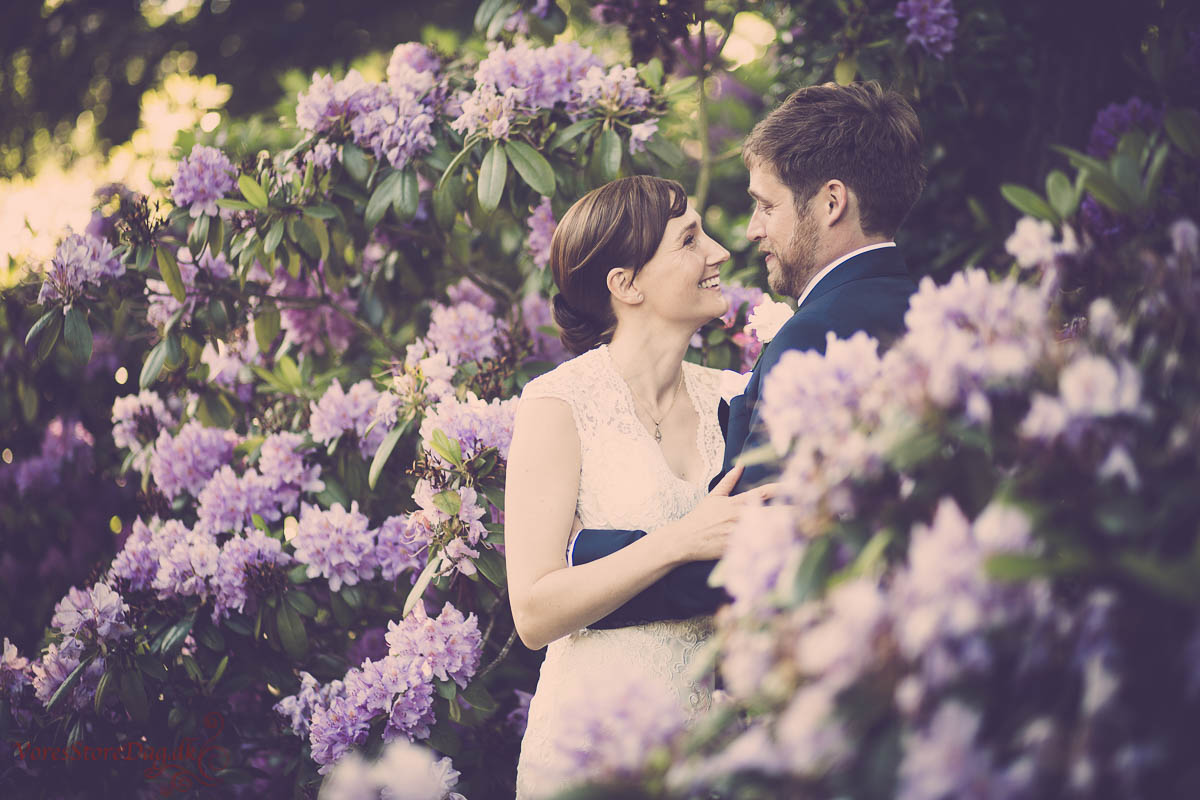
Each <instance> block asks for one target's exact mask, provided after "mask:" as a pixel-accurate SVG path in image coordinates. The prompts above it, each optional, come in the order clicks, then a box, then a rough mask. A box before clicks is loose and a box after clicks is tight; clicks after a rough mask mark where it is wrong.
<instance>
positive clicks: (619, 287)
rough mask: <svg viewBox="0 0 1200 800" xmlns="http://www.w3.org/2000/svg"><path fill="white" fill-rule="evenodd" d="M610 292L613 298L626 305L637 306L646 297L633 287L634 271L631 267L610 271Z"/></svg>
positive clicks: (608, 281) (616, 268) (614, 268)
mask: <svg viewBox="0 0 1200 800" xmlns="http://www.w3.org/2000/svg"><path fill="white" fill-rule="evenodd" d="M607 283H608V291H609V293H611V294H612V296H613V298H615V299H617V300H620V301H621V302H622V303H624V304H625V305H629V306H636V305H638V304H640V303H641V302H642V301H643V300H645V299H646V298H645V296H644V295H643V294H642V293H641V291H639V290H638V289H637V288H636V287H635V286H634V285H633V270H632V269H630V268H629V267H613V268H612V269H610V270H609V271H608V280H607Z"/></svg>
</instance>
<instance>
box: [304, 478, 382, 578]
mask: <svg viewBox="0 0 1200 800" xmlns="http://www.w3.org/2000/svg"><path fill="white" fill-rule="evenodd" d="M292 547H294V548H295V551H296V560H297V561H299V562H300V563H301V564H305V565H307V566H308V570H307V572H308V577H310V578H316V577H322V578H327V579H328V580H329V588H330V589H331V590H333V591H335V592H336V591H338V590H339V589H341V588H342V585H343V584H346V585H349V586H353V585H354V584H356V583H358V582H359V581H360V580H370V579H371V578H373V577H374V575H375V566H376V559H375V531H373V530H371V529H370V527H369V522H368V521H367V518H366V516H364V515H363V514H362V513H360V512H359V510H358V501H357V500H356V501H354V502H352V503H351V504H350V509H349V510H346V508H345V507H343V506H342V505H341V504H340V503H335V504H334V506H333V508H331V509H329V510H328V511H322V510H321V509H320V508H317V507H316V506H310V505H308V504H307V503H301V504H300V523H299V525H297V527H296V535H295V536H294V537H293V538H292Z"/></svg>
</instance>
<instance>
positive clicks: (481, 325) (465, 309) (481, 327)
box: [425, 303, 500, 366]
mask: <svg viewBox="0 0 1200 800" xmlns="http://www.w3.org/2000/svg"><path fill="white" fill-rule="evenodd" d="M499 330H500V322H499V320H497V319H496V318H495V317H493V316H492V315H491V314H489V313H488V312H486V311H484V310H483V309H481V308H480V307H479V306H477V305H475V304H473V303H459V304H457V305H453V306H445V305H442V304H441V303H434V304H433V313H432V314H431V315H430V320H429V333H427V334H426V336H425V341H426V343H427V346H428V349H429V350H430V351H431V352H433V353H442V354H444V355H445V356H446V359H447V361H448V362H449V363H450V366H458V365H459V364H462V363H464V362H467V361H482V360H483V359H485V358H495V357H496V355H498V350H497V349H496V336H497V332H498V331H499Z"/></svg>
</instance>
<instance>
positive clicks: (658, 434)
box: [654, 423, 662, 444]
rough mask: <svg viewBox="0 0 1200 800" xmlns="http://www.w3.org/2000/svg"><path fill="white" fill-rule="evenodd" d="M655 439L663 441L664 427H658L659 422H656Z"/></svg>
mask: <svg viewBox="0 0 1200 800" xmlns="http://www.w3.org/2000/svg"><path fill="white" fill-rule="evenodd" d="M654 441H656V442H658V443H660V444H661V443H662V429H661V428H659V427H658V423H655V424H654Z"/></svg>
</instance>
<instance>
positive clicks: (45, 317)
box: [25, 308, 62, 347]
mask: <svg viewBox="0 0 1200 800" xmlns="http://www.w3.org/2000/svg"><path fill="white" fill-rule="evenodd" d="M61 316H62V312H61V311H60V310H59V309H58V308H52V309H50V310H49V311H47V312H46V313H45V314H42V315H41V316H40V317H38V320H37V322H35V323H33V327H32V328H30V329H29V333H27V334H25V346H26V347H28V346H29V343H30V342H31V341H33V339H34V337H35V336H37V335H38V334H39V333H41V332H42V331H43V330H45V329H46V327H47V326H48V325H50V324H51V323H53V322H54V320H55V318H56V317H60V318H61Z"/></svg>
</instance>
